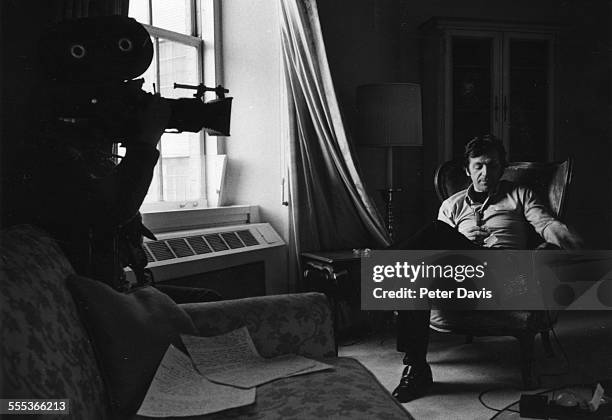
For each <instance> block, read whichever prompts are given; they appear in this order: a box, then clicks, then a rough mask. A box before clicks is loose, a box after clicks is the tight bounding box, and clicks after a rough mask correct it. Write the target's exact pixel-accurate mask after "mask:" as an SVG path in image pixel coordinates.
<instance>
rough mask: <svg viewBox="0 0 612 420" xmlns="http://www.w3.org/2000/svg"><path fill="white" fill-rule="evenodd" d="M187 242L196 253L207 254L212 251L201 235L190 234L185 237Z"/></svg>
mask: <svg viewBox="0 0 612 420" xmlns="http://www.w3.org/2000/svg"><path fill="white" fill-rule="evenodd" d="M187 242H188V243H189V245H191V248H193V250H194V251H195V252H196V254H198V255H201V254H209V253H211V252H212V249H210V247H209V246H208V244H207V243H206V241H205V240H204V238H202V237H201V236H190V237H188V238H187Z"/></svg>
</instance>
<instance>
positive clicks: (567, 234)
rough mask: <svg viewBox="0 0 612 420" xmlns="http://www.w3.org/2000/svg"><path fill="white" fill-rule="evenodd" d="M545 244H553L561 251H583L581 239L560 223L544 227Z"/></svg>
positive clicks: (583, 246) (583, 245)
mask: <svg viewBox="0 0 612 420" xmlns="http://www.w3.org/2000/svg"><path fill="white" fill-rule="evenodd" d="M542 236H543V237H544V240H545V241H546V242H550V243H553V244H555V245H557V246H558V247H560V248H561V249H584V248H585V244H584V240H583V239H582V237H581V236H580V235H579V234H578V233H577V232H575V231H574V230H573V229H571V228H569V227H568V226H566V225H565V224H563V223H561V222H553V223H551V224H549V225H548V226H546V228H545V229H544V232H543V235H542Z"/></svg>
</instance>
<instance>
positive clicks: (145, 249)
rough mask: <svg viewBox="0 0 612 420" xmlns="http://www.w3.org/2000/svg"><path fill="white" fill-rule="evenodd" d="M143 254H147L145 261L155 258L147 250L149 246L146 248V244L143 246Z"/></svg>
mask: <svg viewBox="0 0 612 420" xmlns="http://www.w3.org/2000/svg"><path fill="white" fill-rule="evenodd" d="M143 249H144V252H145V255H146V256H147V262H153V261H155V258H153V255H151V253H150V252H149V248H147V247H146V246H145V247H143Z"/></svg>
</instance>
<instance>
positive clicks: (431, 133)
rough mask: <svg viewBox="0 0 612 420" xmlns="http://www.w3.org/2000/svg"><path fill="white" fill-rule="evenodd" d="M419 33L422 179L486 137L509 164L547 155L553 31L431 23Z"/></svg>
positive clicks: (475, 23)
mask: <svg viewBox="0 0 612 420" xmlns="http://www.w3.org/2000/svg"><path fill="white" fill-rule="evenodd" d="M421 30H422V35H423V50H422V53H423V55H422V64H423V66H422V72H423V73H422V79H423V86H422V89H423V117H424V148H425V150H424V152H425V162H426V164H427V163H430V165H431V167H430V168H427V169H428V170H427V169H426V173H427V175H426V176H433V170H435V166H437V165H438V164H439V163H441V162H443V161H446V160H449V159H452V158H454V157H459V156H461V155H462V154H463V147H464V145H465V143H466V142H467V141H469V140H470V139H471V138H473V137H474V136H478V135H482V134H484V133H492V134H494V135H496V136H497V137H499V138H501V139H502V140H503V142H504V145H505V146H506V150H507V151H508V155H509V160H513V161H523V160H550V159H551V158H552V157H553V148H554V144H553V139H554V127H555V98H554V85H555V75H554V63H555V38H556V33H557V28H555V27H553V26H547V25H532V24H521V23H505V22H487V21H469V20H460V19H440V18H435V19H432V20H430V21H428V22H426V23H425V24H423V25H422V26H421ZM430 179H431V178H430Z"/></svg>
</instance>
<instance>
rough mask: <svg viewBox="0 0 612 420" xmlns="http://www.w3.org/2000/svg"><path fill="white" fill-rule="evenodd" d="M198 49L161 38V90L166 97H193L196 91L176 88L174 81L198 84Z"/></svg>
mask: <svg viewBox="0 0 612 420" xmlns="http://www.w3.org/2000/svg"><path fill="white" fill-rule="evenodd" d="M197 57H198V50H197V48H195V47H191V46H189V45H184V44H179V43H178V42H174V41H169V40H167V39H162V38H160V39H159V79H160V81H159V83H160V92H161V94H162V96H164V97H166V98H179V97H191V96H192V95H193V94H194V93H195V91H186V90H184V89H174V83H175V82H176V83H184V84H190V85H197V84H198V83H199V80H200V78H199V76H198V60H197Z"/></svg>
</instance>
